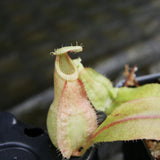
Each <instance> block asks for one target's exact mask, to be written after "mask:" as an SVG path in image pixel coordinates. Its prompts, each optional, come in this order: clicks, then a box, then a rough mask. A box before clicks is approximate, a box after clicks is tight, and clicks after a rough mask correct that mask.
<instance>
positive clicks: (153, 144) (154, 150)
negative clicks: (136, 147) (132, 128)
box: [145, 140, 160, 160]
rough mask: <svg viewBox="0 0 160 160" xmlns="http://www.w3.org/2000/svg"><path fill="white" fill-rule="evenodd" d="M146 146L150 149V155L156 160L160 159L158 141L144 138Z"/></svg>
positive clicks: (159, 142)
mask: <svg viewBox="0 0 160 160" xmlns="http://www.w3.org/2000/svg"><path fill="white" fill-rule="evenodd" d="M145 142H146V145H147V147H148V148H149V150H150V151H151V155H152V156H153V157H154V159H156V160H160V141H156V140H145Z"/></svg>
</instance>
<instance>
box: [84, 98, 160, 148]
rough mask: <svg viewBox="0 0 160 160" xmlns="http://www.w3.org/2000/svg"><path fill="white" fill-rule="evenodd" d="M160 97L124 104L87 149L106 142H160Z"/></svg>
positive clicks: (95, 133)
mask: <svg viewBox="0 0 160 160" xmlns="http://www.w3.org/2000/svg"><path fill="white" fill-rule="evenodd" d="M159 124H160V96H159V97H149V98H142V99H137V100H133V101H129V102H126V103H123V104H122V105H120V106H119V107H118V108H116V109H115V110H114V111H113V112H112V113H111V114H110V115H109V116H108V118H107V119H106V120H105V121H104V122H103V123H102V124H101V125H100V126H99V127H98V129H97V130H96V131H95V132H94V134H93V136H92V137H91V139H90V140H89V141H88V144H87V145H86V147H88V146H91V145H92V144H93V143H97V142H104V141H107V142H109V141H119V140H137V139H155V140H160V127H159Z"/></svg>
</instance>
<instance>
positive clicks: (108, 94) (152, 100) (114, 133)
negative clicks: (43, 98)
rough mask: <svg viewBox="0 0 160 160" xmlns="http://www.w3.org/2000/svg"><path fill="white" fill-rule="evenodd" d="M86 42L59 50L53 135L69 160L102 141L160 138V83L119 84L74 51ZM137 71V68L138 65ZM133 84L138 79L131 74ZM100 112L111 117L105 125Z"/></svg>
mask: <svg viewBox="0 0 160 160" xmlns="http://www.w3.org/2000/svg"><path fill="white" fill-rule="evenodd" d="M81 51H82V47H81V46H68V47H63V48H60V49H57V50H55V51H54V52H53V53H52V54H54V55H56V60H55V71H54V101H53V103H52V104H51V106H50V109H49V112H48V117H47V128H48V133H49V137H50V139H51V141H52V143H53V144H54V146H55V147H56V148H57V149H58V150H59V151H60V152H61V154H62V156H63V157H64V159H70V157H71V156H82V155H83V154H84V153H85V152H86V151H87V150H88V149H89V148H90V147H91V146H93V145H94V144H96V143H100V142H112V141H123V140H125V141H126V140H138V139H154V140H160V129H159V123H160V84H157V83H154V84H146V85H142V86H139V87H136V88H129V87H127V86H128V85H127V86H124V87H121V88H116V87H113V85H112V83H111V81H110V80H109V79H107V78H106V77H104V76H103V75H101V74H99V73H97V72H96V71H94V70H93V69H91V68H85V67H84V66H83V65H82V63H81V59H80V58H78V59H74V60H71V58H70V57H69V55H68V53H70V52H75V53H77V52H81ZM133 72H134V69H133ZM128 77H129V79H128V80H127V83H131V82H134V81H135V79H134V76H133V74H131V75H130V74H129V76H128ZM97 112H103V113H105V115H106V118H105V120H104V121H103V122H102V123H99V122H100V121H101V117H99V116H97Z"/></svg>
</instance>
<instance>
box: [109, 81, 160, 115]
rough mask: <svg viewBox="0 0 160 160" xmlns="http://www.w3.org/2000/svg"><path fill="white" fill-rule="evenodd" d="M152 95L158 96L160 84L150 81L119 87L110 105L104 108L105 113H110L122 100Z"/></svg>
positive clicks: (159, 94)
mask: <svg viewBox="0 0 160 160" xmlns="http://www.w3.org/2000/svg"><path fill="white" fill-rule="evenodd" d="M154 96H160V84H157V83H151V84H146V85H143V86H140V87H137V88H128V87H121V88H119V89H118V93H117V96H116V98H115V99H114V101H113V102H112V104H111V106H110V107H109V108H108V109H107V110H106V114H110V113H111V112H112V111H113V110H114V109H115V108H117V107H118V106H120V105H121V104H122V103H124V102H128V101H132V100H135V99H140V98H145V97H154Z"/></svg>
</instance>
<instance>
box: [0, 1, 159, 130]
mask: <svg viewBox="0 0 160 160" xmlns="http://www.w3.org/2000/svg"><path fill="white" fill-rule="evenodd" d="M0 19H1V25H0V88H1V89H0V97H1V98H0V109H1V111H9V112H11V113H13V114H14V115H16V116H17V117H18V118H19V119H20V120H22V121H24V122H26V123H31V124H33V125H37V126H40V127H45V118H46V114H47V110H48V107H49V105H50V103H51V101H52V98H53V69H54V58H55V57H54V56H51V55H50V54H49V53H50V52H51V51H53V50H54V49H56V48H59V47H61V46H66V45H71V43H72V44H73V45H74V44H76V42H78V43H79V44H80V43H82V44H83V46H84V51H83V53H81V54H79V56H81V57H82V59H83V63H84V64H85V65H86V66H90V67H93V68H94V69H96V70H97V71H98V72H100V73H102V74H104V75H106V76H107V77H108V78H110V79H111V80H112V81H113V82H114V83H116V82H117V81H118V80H120V79H121V78H122V72H123V70H124V65H125V64H129V65H130V66H133V65H137V66H138V68H139V71H138V72H137V75H144V74H150V73H156V72H160V20H159V19H160V1H157V0H140V1H136V0H130V1H128V0H99V1H95V0H81V1H73V0H70V1H66V0H54V1H53V0H46V1H42V0H39V1H38V0H35V1H31V0H23V1H21V0H14V1H10V0H2V1H1V10H0ZM33 119H34V121H33Z"/></svg>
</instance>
